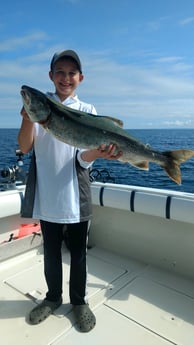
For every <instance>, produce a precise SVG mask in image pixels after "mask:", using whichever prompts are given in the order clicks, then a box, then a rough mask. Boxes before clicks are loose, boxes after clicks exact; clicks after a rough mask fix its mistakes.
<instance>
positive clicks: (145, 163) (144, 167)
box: [130, 161, 149, 170]
mask: <svg viewBox="0 0 194 345" xmlns="http://www.w3.org/2000/svg"><path fill="white" fill-rule="evenodd" d="M130 164H131V165H133V166H135V167H136V168H138V169H141V170H149V162H148V161H142V162H138V163H133V164H132V163H131V162H130Z"/></svg>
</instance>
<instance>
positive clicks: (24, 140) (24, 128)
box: [18, 108, 34, 153]
mask: <svg viewBox="0 0 194 345" xmlns="http://www.w3.org/2000/svg"><path fill="white" fill-rule="evenodd" d="M21 115H22V116H23V119H22V124H21V127H20V130H19V133H18V144H19V147H20V150H21V151H22V152H23V153H28V152H29V151H30V150H31V149H32V147H33V142H34V124H33V123H32V122H31V121H30V119H29V118H28V115H27V113H26V112H25V110H24V108H22V110H21Z"/></svg>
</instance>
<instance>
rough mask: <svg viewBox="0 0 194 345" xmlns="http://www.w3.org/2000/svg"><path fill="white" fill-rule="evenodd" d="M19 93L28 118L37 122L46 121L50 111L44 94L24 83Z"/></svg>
mask: <svg viewBox="0 0 194 345" xmlns="http://www.w3.org/2000/svg"><path fill="white" fill-rule="evenodd" d="M20 94H21V96H22V101H23V105H24V109H25V111H26V113H27V114H28V116H29V118H30V120H31V121H32V122H39V123H44V122H46V121H47V119H48V118H49V116H50V112H51V111H50V107H49V104H48V99H47V97H46V95H45V94H44V93H42V92H40V91H39V90H36V89H33V88H32V87H29V86H26V85H23V86H22V87H21V91H20Z"/></svg>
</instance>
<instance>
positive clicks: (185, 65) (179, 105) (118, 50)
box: [0, 0, 194, 128]
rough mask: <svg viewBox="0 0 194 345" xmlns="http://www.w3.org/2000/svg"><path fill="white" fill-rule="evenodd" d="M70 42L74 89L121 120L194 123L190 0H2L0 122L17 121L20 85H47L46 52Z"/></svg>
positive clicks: (142, 124)
mask: <svg viewBox="0 0 194 345" xmlns="http://www.w3.org/2000/svg"><path fill="white" fill-rule="evenodd" d="M63 49H74V50H76V51H77V53H78V54H79V55H80V58H81V60H82V65H83V73H84V76H85V78H84V81H83V82H82V83H81V84H80V86H79V88H78V90H77V93H78V96H79V98H80V99H82V100H83V101H85V102H88V103H92V104H94V105H95V107H96V109H97V112H98V114H101V115H110V116H115V117H118V118H120V119H122V120H123V121H124V127H125V128H194V6H193V0H184V1H182V0H120V1H117V0H111V1H105V0H98V1H93V0H52V1H51V0H47V1H44V0H42V1H41V0H39V1H37V0H33V1H26V0H25V1H23V0H18V1H15V0H14V1H13V0H11V1H3V2H2V4H1V11H0V67H1V68H0V118H1V122H0V127H2V128H6V127H11V128H19V126H20V122H21V117H20V114H19V113H20V108H21V106H22V101H21V96H20V88H21V85H23V84H26V85H29V86H32V87H35V88H37V89H39V90H41V91H43V92H46V91H52V90H53V85H52V83H51V81H50V80H49V78H48V71H49V64H50V59H51V57H52V55H53V54H54V53H55V52H56V51H59V50H63Z"/></svg>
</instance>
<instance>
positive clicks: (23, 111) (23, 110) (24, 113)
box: [20, 107, 30, 121]
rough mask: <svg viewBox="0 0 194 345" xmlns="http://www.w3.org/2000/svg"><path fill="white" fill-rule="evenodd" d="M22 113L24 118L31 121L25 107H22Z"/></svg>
mask: <svg viewBox="0 0 194 345" xmlns="http://www.w3.org/2000/svg"><path fill="white" fill-rule="evenodd" d="M20 114H21V115H22V116H23V119H24V120H27V121H30V119H29V116H28V114H27V112H26V111H25V109H24V107H22V109H21V111H20Z"/></svg>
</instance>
